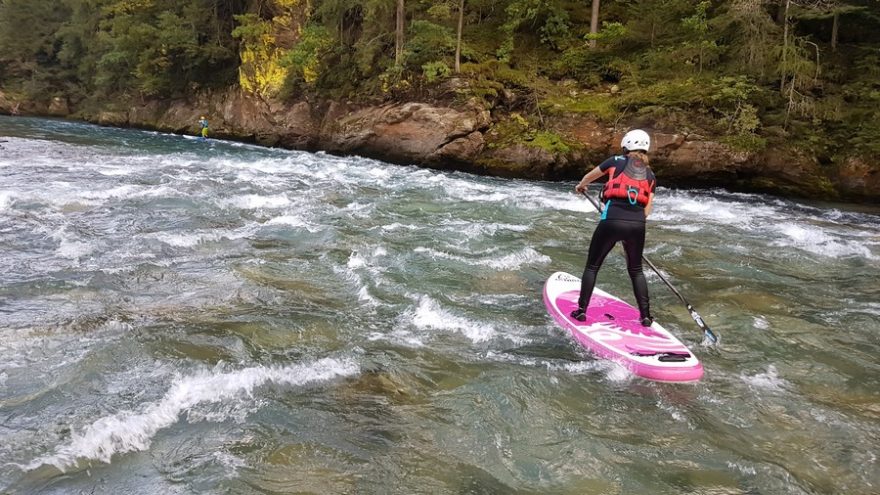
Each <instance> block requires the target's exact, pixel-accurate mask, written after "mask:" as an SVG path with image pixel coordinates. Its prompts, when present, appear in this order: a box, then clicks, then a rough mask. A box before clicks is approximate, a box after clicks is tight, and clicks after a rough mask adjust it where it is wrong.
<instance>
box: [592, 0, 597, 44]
mask: <svg viewBox="0 0 880 495" xmlns="http://www.w3.org/2000/svg"><path fill="white" fill-rule="evenodd" d="M598 32H599V0H593V15H592V16H590V34H592V35H594V36H595V35H596V33H598ZM590 48H596V40H590Z"/></svg>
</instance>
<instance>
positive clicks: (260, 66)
mask: <svg viewBox="0 0 880 495" xmlns="http://www.w3.org/2000/svg"><path fill="white" fill-rule="evenodd" d="M264 38H271V36H266V37H264ZM282 55H283V51H282V50H279V49H277V48H275V46H274V44H272V43H263V44H261V45H256V46H244V47H242V49H241V54H240V56H241V66H240V67H239V69H238V80H239V84H241V87H242V88H243V89H244V90H246V91H249V92H251V93H256V94H259V95H263V96H274V95H276V94H277V93H278V91H279V90H280V89H281V86H282V85H283V84H284V80H285V79H286V78H287V69H286V68H284V67H282V66H281V64H280V60H281V56H282Z"/></svg>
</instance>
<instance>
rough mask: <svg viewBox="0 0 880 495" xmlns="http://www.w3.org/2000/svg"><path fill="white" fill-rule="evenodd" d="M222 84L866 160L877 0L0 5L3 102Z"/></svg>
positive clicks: (81, 99) (874, 130) (879, 134)
mask: <svg viewBox="0 0 880 495" xmlns="http://www.w3.org/2000/svg"><path fill="white" fill-rule="evenodd" d="M594 7H595V8H594ZM593 12H597V13H598V15H597V16H595V17H594V16H593V15H592V13H593ZM591 26H596V28H595V29H591ZM453 83H454V84H453ZM232 86H240V87H242V88H243V89H245V90H247V91H251V92H253V93H257V94H260V95H261V96H266V97H277V98H288V99H297V98H303V97H311V96H320V97H323V98H339V99H342V98H344V99H378V100H387V99H401V100H405V99H412V98H425V97H432V96H433V97H440V95H447V96H448V95H450V94H452V96H453V97H454V98H457V99H459V100H460V101H467V100H469V99H474V98H476V99H477V100H481V101H483V102H484V104H485V105H487V106H489V107H494V106H497V105H501V104H504V105H507V107H508V108H507V109H508V110H510V111H511V112H513V111H515V112H516V115H517V116H519V118H521V119H523V118H524V119H525V120H526V127H529V126H532V127H534V129H536V130H537V132H539V133H540V132H542V129H543V126H544V123H546V121H547V120H549V119H552V118H553V116H554V115H558V114H564V113H572V112H574V113H585V114H591V115H594V116H595V117H596V118H597V119H600V120H603V121H607V122H612V123H614V122H618V121H620V120H621V119H625V120H626V121H628V122H652V123H655V124H656V125H664V126H668V127H675V128H676V129H679V130H682V131H684V132H687V131H694V132H701V131H707V130H708V131H710V132H713V133H715V134H716V135H718V136H720V137H721V138H722V139H724V140H726V141H727V142H728V143H730V144H731V145H732V146H734V147H739V148H744V149H760V148H763V147H766V146H768V145H771V144H772V143H775V142H779V141H783V140H784V141H792V140H794V141H797V142H798V144H799V145H800V146H803V147H806V148H807V149H808V150H810V151H812V152H813V153H814V155H816V156H819V157H820V158H821V157H826V158H828V160H829V161H830V160H831V158H830V157H832V156H834V155H836V154H839V153H842V152H848V153H852V152H857V153H871V154H877V153H880V122H878V120H880V119H877V108H878V105H880V0H724V1H720V0H602V1H601V2H600V0H592V1H591V2H588V1H586V0H580V1H570V0H500V1H490V0H431V1H428V0H174V1H172V0H0V87H2V88H3V90H4V91H6V92H7V93H9V92H12V93H16V94H19V95H22V96H23V97H27V98H49V97H52V96H57V95H62V96H64V97H65V98H67V99H68V100H69V101H71V102H73V103H75V104H76V103H88V102H89V101H93V100H100V101H107V100H108V99H110V100H118V101H125V100H126V99H141V100H142V99H145V98H176V97H181V96H186V95H190V94H193V93H196V92H200V91H206V90H213V89H222V88H228V87H232ZM450 88H451V89H450ZM523 116H525V117H523Z"/></svg>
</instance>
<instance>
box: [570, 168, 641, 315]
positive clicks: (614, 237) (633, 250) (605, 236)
mask: <svg viewBox="0 0 880 495" xmlns="http://www.w3.org/2000/svg"><path fill="white" fill-rule="evenodd" d="M627 163H628V161H627V158H626V157H623V156H614V157H611V158H609V159H607V160H605V161H604V162H602V163H601V164H600V165H599V169H600V170H602V171H603V172H606V173H609V174H610V173H613V174H614V177H616V176H617V175H619V174H621V173H624V170H626V165H627ZM635 165H638V164H634V165H631V166H630V168H629V170H628V173H630V176H633V174H634V175H636V178H638V179H646V180H648V181H649V182H650V183H651V186H652V187H651V193H653V192H654V189H655V188H656V178H655V177H654V172H652V171H651V169H650V168H649V167H647V166H635ZM612 169H613V170H612ZM618 241H620V242H623V249H624V251H625V252H626V270H627V272H629V277H630V279H632V286H633V293H634V294H635V296H636V305H637V306H638V308H639V313H640V318H642V319H644V318H650V317H651V308H650V301H649V300H648V283H647V282H646V281H645V274H644V273H643V272H642V251H644V249H645V207H644V206H641V205H639V204H631V203H630V202H629V201H627V200H625V199H610V200H605V209H604V212H603V213H602V219H601V220H600V221H599V225H598V226H596V230H595V231H594V232H593V238H592V239H591V240H590V251H589V253H588V254H587V263H586V266H585V267H584V275H583V277H582V278H581V294H580V298H578V307H580V308H583V309H584V310H585V309H586V306H587V302H588V301H589V300H590V297H592V295H593V288H594V287H595V285H596V274H597V273H598V272H599V268H601V266H602V262H604V261H605V257H606V256H608V253H609V252H611V249H612V248H613V247H614V245H615V244H616V243H617V242H618ZM649 324H650V323H649Z"/></svg>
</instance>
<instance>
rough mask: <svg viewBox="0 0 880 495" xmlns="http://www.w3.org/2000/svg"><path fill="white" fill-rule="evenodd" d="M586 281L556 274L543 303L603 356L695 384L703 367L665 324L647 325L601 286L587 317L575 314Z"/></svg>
mask: <svg viewBox="0 0 880 495" xmlns="http://www.w3.org/2000/svg"><path fill="white" fill-rule="evenodd" d="M580 289H581V279H579V278H577V277H575V276H574V275H569V274H568V273H563V272H556V273H554V274H553V275H552V276H551V277H550V278H549V279H547V283H546V284H544V304H545V305H546V306H547V311H548V312H549V313H550V315H552V316H553V319H555V320H556V322H557V323H559V324H560V325H562V326H563V327H564V328H567V329H568V330H570V331H571V333H572V334H574V336H575V338H576V339H577V340H578V342H580V343H581V345H583V346H584V347H586V348H587V349H590V350H591V351H593V352H595V353H596V354H598V355H599V356H601V357H603V358H607V359H611V360H613V361H616V362H618V363H620V364H621V365H623V366H625V367H626V368H627V369H629V370H630V371H632V372H633V374H635V375H638V376H641V377H643V378H647V379H649V380H655V381H661V382H694V381H697V380H699V379H700V378H702V376H703V365H701V364H700V361H699V360H697V357H696V356H694V354H693V353H692V352H691V351H690V349H688V348H687V347H685V345H684V344H682V343H681V342H680V341H679V340H678V339H676V338H675V337H674V336H673V335H672V334H671V333H669V332H668V331H667V330H666V329H665V328H663V327H662V326H660V324H658V323H657V322H654V324H652V325H651V326H650V327H643V326H642V324H641V322H640V321H639V310H637V309H636V308H634V307H632V306H630V305H629V304H627V303H625V302H624V301H622V300H620V299H618V298H616V297H614V296H612V295H611V294H608V293H607V292H604V291H602V290H599V289H595V290H593V297H592V299H591V300H590V304H589V306H588V308H587V321H578V320H575V319H574V318H572V317H571V316H570V314H571V312H572V311H574V309H575V308H576V307H577V299H578V295H579V294H580Z"/></svg>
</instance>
